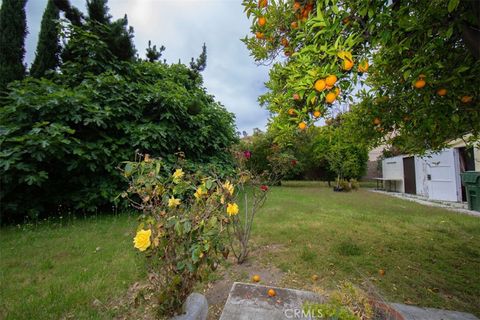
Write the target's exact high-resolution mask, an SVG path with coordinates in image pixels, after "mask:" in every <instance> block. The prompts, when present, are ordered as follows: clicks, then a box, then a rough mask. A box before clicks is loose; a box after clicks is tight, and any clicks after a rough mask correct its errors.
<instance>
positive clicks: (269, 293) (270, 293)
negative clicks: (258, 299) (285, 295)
mask: <svg viewBox="0 0 480 320" xmlns="http://www.w3.org/2000/svg"><path fill="white" fill-rule="evenodd" d="M267 294H268V296H269V297H275V296H276V295H277V293H276V292H275V290H273V289H269V290H268V292H267Z"/></svg>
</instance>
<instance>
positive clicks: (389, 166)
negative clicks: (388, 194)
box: [382, 156, 405, 192]
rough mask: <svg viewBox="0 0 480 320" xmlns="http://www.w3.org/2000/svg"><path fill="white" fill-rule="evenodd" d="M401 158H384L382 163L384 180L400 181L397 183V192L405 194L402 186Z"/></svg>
mask: <svg viewBox="0 0 480 320" xmlns="http://www.w3.org/2000/svg"><path fill="white" fill-rule="evenodd" d="M403 157H404V156H397V157H391V158H385V159H383V161H382V170H383V178H384V179H401V180H402V181H397V191H399V192H405V186H404V184H403Z"/></svg>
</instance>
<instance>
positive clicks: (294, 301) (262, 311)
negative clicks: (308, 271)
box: [220, 282, 479, 320]
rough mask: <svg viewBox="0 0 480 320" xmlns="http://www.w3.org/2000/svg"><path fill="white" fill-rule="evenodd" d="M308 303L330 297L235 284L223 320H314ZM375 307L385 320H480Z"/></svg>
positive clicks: (449, 313) (463, 315)
mask: <svg viewBox="0 0 480 320" xmlns="http://www.w3.org/2000/svg"><path fill="white" fill-rule="evenodd" d="M269 289H274V290H275V292H276V295H275V296H274V297H270V296H269V295H268V290H269ZM307 301H308V302H317V303H325V302H326V301H327V298H326V297H324V296H319V295H318V294H316V293H313V292H309V291H302V290H293V289H285V288H276V287H269V286H264V285H256V284H248V283H240V282H235V283H234V284H233V286H232V289H231V290H230V294H229V295H228V299H227V302H226V303H225V307H224V309H223V312H222V315H221V316H220V320H284V319H312V318H311V317H306V316H304V315H303V314H302V307H303V304H304V303H305V302H307ZM376 305H377V306H382V305H383V306H382V307H381V310H383V311H387V313H384V312H380V314H383V315H384V316H381V318H383V319H382V320H392V319H395V320H479V319H478V318H477V317H475V316H474V315H472V314H470V313H465V312H457V311H448V310H441V309H432V308H420V307H414V306H408V305H405V304H400V303H386V304H384V303H382V302H377V303H376ZM392 309H393V310H392ZM378 310H380V309H378ZM387 314H388V315H387ZM379 320H380V319H379Z"/></svg>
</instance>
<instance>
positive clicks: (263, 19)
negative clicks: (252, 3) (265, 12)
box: [257, 17, 267, 27]
mask: <svg viewBox="0 0 480 320" xmlns="http://www.w3.org/2000/svg"><path fill="white" fill-rule="evenodd" d="M257 23H258V25H259V26H260V27H263V26H264V25H265V24H266V23H267V19H266V18H265V17H260V18H258V22H257Z"/></svg>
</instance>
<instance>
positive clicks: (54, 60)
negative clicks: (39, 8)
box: [30, 0, 61, 78]
mask: <svg viewBox="0 0 480 320" xmlns="http://www.w3.org/2000/svg"><path fill="white" fill-rule="evenodd" d="M58 18H59V10H58V8H57V7H56V6H55V4H54V3H53V0H48V4H47V8H46V9H45V12H44V13H43V17H42V26H41V29H40V34H39V36H38V44H37V52H36V55H35V60H34V61H33V64H32V68H31V69H30V75H32V76H33V77H36V78H41V77H43V76H44V75H45V72H46V71H47V70H55V68H56V67H57V66H58V65H59V57H60V50H61V47H60V39H59V32H58V27H57V22H56V20H58Z"/></svg>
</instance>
